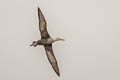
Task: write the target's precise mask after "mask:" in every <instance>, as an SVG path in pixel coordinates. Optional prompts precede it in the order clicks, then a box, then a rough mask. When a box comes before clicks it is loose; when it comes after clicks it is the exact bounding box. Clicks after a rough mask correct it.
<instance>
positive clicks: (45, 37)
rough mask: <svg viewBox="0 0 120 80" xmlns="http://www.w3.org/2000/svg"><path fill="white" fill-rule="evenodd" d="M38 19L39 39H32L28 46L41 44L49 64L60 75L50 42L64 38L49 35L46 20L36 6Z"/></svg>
mask: <svg viewBox="0 0 120 80" xmlns="http://www.w3.org/2000/svg"><path fill="white" fill-rule="evenodd" d="M38 19H39V30H40V33H41V39H40V40H38V41H33V43H32V44H31V45H30V46H34V47H36V46H38V45H43V46H44V48H45V51H46V55H47V58H48V60H49V62H50V64H51V65H52V68H53V69H54V71H55V72H56V74H57V75H58V76H60V72H59V67H58V64H57V60H56V58H55V56H54V53H53V49H52V43H53V42H56V41H60V40H62V41H63V40H64V39H61V38H58V37H57V38H51V37H50V35H49V33H48V32H47V27H46V20H45V18H44V16H43V14H42V12H41V10H40V8H39V7H38Z"/></svg>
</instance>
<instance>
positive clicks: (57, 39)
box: [53, 37, 64, 41]
mask: <svg viewBox="0 0 120 80" xmlns="http://www.w3.org/2000/svg"><path fill="white" fill-rule="evenodd" d="M53 40H54V41H64V39H62V38H59V37H57V38H53Z"/></svg>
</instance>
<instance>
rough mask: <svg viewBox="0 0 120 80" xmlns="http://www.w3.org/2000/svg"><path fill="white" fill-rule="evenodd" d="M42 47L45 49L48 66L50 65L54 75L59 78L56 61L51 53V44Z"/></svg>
mask: <svg viewBox="0 0 120 80" xmlns="http://www.w3.org/2000/svg"><path fill="white" fill-rule="evenodd" d="M44 47H45V51H46V54H47V58H48V60H49V62H50V64H51V65H52V68H53V69H54V71H55V72H56V74H57V75H58V76H60V73H59V68H58V64H57V60H56V58H55V56H54V53H53V49H52V44H49V45H44Z"/></svg>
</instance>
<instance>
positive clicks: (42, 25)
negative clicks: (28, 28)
mask: <svg viewBox="0 0 120 80" xmlns="http://www.w3.org/2000/svg"><path fill="white" fill-rule="evenodd" d="M38 19H39V30H40V33H41V38H44V39H45V38H48V37H50V36H49V34H48V31H47V28H46V24H47V23H46V20H45V18H44V15H43V13H42V12H41V10H40V8H39V7H38Z"/></svg>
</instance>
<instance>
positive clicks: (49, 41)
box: [40, 38, 53, 45]
mask: <svg viewBox="0 0 120 80" xmlns="http://www.w3.org/2000/svg"><path fill="white" fill-rule="evenodd" d="M40 42H41V43H42V44H43V45H44V44H52V43H53V39H52V38H48V39H41V41H40Z"/></svg>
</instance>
